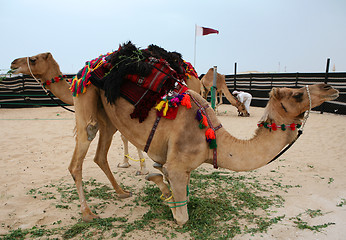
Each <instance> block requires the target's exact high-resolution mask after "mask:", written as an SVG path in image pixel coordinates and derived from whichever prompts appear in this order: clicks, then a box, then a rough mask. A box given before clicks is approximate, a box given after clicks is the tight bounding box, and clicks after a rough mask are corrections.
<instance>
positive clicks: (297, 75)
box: [296, 72, 299, 88]
mask: <svg viewBox="0 0 346 240" xmlns="http://www.w3.org/2000/svg"><path fill="white" fill-rule="evenodd" d="M298 79H299V74H298V72H296V88H297V87H298Z"/></svg>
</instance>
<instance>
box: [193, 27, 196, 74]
mask: <svg viewBox="0 0 346 240" xmlns="http://www.w3.org/2000/svg"><path fill="white" fill-rule="evenodd" d="M196 35H197V24H195V45H194V57H193V67H194V68H196V38H197V37H196Z"/></svg>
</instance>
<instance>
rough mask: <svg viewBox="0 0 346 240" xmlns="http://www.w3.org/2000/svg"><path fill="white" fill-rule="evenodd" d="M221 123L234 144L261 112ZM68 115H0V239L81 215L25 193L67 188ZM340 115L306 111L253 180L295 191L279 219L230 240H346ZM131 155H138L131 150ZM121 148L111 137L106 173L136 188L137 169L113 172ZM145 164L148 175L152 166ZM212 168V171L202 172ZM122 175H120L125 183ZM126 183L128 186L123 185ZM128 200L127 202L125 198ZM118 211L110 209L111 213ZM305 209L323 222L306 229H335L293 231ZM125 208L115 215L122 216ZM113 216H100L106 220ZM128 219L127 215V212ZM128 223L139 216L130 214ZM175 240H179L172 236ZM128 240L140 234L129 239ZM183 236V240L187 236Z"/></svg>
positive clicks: (97, 174) (93, 170)
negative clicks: (292, 135) (264, 178)
mask: <svg viewBox="0 0 346 240" xmlns="http://www.w3.org/2000/svg"><path fill="white" fill-rule="evenodd" d="M219 113H220V120H221V121H222V123H223V125H224V127H225V128H226V129H227V130H228V131H229V132H230V133H232V135H234V136H235V137H238V138H250V137H251V136H252V134H253V132H254V130H255V129H256V123H257V121H258V120H259V119H260V117H261V115H262V113H263V109H262V108H251V117H250V118H239V117H237V116H236V113H235V109H234V108H233V107H231V106H229V105H223V106H221V107H220V110H219ZM73 128H74V116H73V113H70V112H67V111H65V110H63V109H61V108H59V107H50V108H32V109H0V135H1V138H0V182H1V185H0V235H1V234H6V233H8V232H9V230H11V229H17V228H23V229H25V228H31V227H33V226H35V225H51V224H53V223H54V222H56V221H58V220H62V222H63V223H64V224H73V223H74V222H75V221H76V219H71V217H73V216H74V217H75V218H77V219H79V209H77V208H76V209H71V210H69V211H66V210H64V211H62V210H61V209H59V208H56V207H54V206H52V205H51V204H50V202H49V201H39V200H37V199H34V198H33V197H32V196H30V195H29V194H27V193H28V191H29V190H30V189H33V188H40V187H42V186H44V185H46V184H54V183H57V182H61V181H64V182H68V183H71V184H72V183H73V180H72V178H71V176H70V174H69V172H68V170H67V168H68V165H69V161H70V159H71V156H72V152H73V148H74V136H73ZM345 135H346V116H339V115H333V114H319V113H316V112H313V113H311V115H310V118H309V119H308V121H307V125H306V127H305V131H304V134H303V135H302V136H301V138H300V139H299V140H298V141H297V143H296V144H295V145H294V146H293V147H292V148H291V149H290V150H289V151H288V152H287V153H285V154H284V155H283V156H282V159H285V161H284V162H283V161H277V162H274V163H272V164H270V165H267V166H265V167H263V168H261V169H259V170H257V172H258V174H260V175H266V174H269V173H270V172H271V171H273V169H275V170H276V171H277V170H278V169H279V170H280V172H281V173H282V178H283V179H282V180H283V182H285V183H286V184H290V185H293V186H295V185H301V187H299V188H292V189H288V190H287V193H284V194H283V195H282V196H283V198H284V199H285V203H284V207H282V208H279V210H278V211H279V212H278V213H277V214H278V215H283V214H285V215H286V217H285V219H284V220H283V221H282V222H280V223H278V224H275V225H273V227H272V228H271V229H270V230H268V232H267V233H265V234H263V233H262V234H256V235H255V236H250V235H238V236H237V237H236V239H345V236H346V205H343V206H341V207H338V206H337V205H338V204H339V203H341V202H342V201H345V199H346V174H345V170H346V136H345ZM95 150H96V141H94V142H93V143H92V144H91V148H90V150H89V152H88V155H87V157H86V160H85V163H84V173H83V174H84V175H83V177H84V179H89V178H90V177H93V178H95V179H97V181H99V182H102V183H105V184H108V185H109V182H108V180H107V179H106V177H105V176H104V174H103V173H102V172H101V170H100V169H99V168H98V167H97V166H96V164H94V163H93V161H92V158H93V155H94V154H95ZM130 152H131V155H133V156H137V154H136V151H135V148H134V147H133V146H131V147H130ZM122 158H123V150H122V144H121V141H120V134H119V133H116V134H115V136H114V141H113V144H112V146H111V149H110V153H109V162H110V166H111V169H112V170H113V171H116V172H118V173H119V172H120V173H122V174H123V175H121V176H122V179H119V174H118V175H117V176H118V177H117V179H118V180H119V181H123V182H124V184H125V185H131V186H138V189H140V188H141V187H142V186H143V183H144V181H145V180H144V176H137V177H135V176H134V173H135V172H136V170H137V169H138V163H132V166H131V167H130V168H128V169H118V168H117V164H118V163H119V162H121V161H122ZM146 159H147V161H146V162H147V165H148V167H149V169H150V171H153V170H154V169H153V168H152V167H151V165H152V161H151V160H150V159H148V157H147V156H146ZM205 167H207V168H210V166H205ZM124 175H125V177H124ZM123 179H125V180H126V181H124V180H123ZM128 201H131V200H128ZM112 209H115V210H117V209H116V207H114V208H112ZM307 209H315V210H316V209H319V210H321V211H322V212H323V213H324V214H323V215H322V216H319V217H316V218H312V219H309V224H311V225H318V224H324V223H328V222H333V223H335V224H334V225H330V226H328V227H327V228H325V229H324V230H323V231H322V232H313V231H310V230H301V229H298V228H297V227H296V226H295V225H294V224H292V221H289V220H288V219H289V218H290V217H294V216H297V215H299V214H301V213H303V212H305V211H306V210H307ZM121 211H124V210H119V211H118V210H117V212H116V215H117V216H119V215H120V216H121V214H122V212H121ZM112 214H113V212H112V211H107V212H105V213H103V214H101V217H109V216H112ZM127 214H128V213H127ZM132 214H133V215H132V217H131V218H133V219H136V215H137V216H139V215H140V214H143V213H141V212H133V213H132ZM178 236H180V235H178ZM132 237H133V238H134V239H145V238H146V236H145V235H142V234H141V233H138V236H137V235H135V234H133V235H132ZM185 237H186V235H185Z"/></svg>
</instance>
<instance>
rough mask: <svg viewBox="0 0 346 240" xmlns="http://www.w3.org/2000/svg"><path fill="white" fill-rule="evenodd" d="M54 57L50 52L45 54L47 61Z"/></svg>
mask: <svg viewBox="0 0 346 240" xmlns="http://www.w3.org/2000/svg"><path fill="white" fill-rule="evenodd" d="M51 56H52V54H51V53H50V52H46V53H45V54H44V58H45V59H48V58H50V57H51Z"/></svg>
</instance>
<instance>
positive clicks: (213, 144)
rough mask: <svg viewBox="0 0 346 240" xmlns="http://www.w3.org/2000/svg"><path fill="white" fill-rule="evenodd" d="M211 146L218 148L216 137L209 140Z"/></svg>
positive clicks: (211, 147)
mask: <svg viewBox="0 0 346 240" xmlns="http://www.w3.org/2000/svg"><path fill="white" fill-rule="evenodd" d="M209 148H210V149H214V148H217V144H216V139H211V140H210V142H209Z"/></svg>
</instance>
